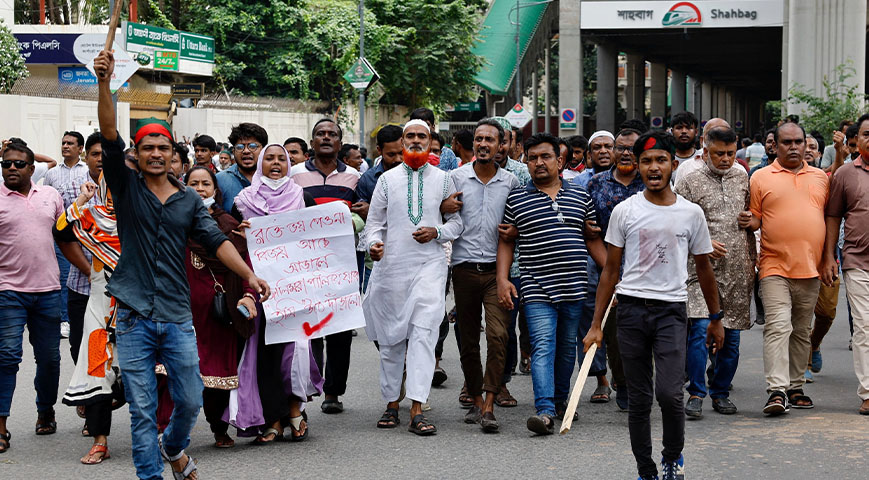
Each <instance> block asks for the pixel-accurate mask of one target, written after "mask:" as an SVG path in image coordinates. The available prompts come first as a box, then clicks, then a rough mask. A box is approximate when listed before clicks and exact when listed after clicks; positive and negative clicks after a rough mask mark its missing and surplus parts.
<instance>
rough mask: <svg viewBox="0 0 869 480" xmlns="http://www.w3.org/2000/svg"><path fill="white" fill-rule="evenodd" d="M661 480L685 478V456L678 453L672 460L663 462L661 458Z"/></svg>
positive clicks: (681, 479)
mask: <svg viewBox="0 0 869 480" xmlns="http://www.w3.org/2000/svg"><path fill="white" fill-rule="evenodd" d="M661 480H685V457H683V456H682V455H679V458H678V459H676V460H673V461H672V462H665V461H664V459H663V458H662V459H661Z"/></svg>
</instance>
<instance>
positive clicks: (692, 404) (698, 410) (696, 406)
mask: <svg viewBox="0 0 869 480" xmlns="http://www.w3.org/2000/svg"><path fill="white" fill-rule="evenodd" d="M685 416H686V417H689V418H703V399H702V398H700V397H691V398H689V399H688V403H686V404H685Z"/></svg>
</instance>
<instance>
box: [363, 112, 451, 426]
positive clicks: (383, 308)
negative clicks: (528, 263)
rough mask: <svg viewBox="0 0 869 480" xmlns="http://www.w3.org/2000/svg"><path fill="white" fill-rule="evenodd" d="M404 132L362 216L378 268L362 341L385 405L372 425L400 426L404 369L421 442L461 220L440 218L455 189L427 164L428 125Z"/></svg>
mask: <svg viewBox="0 0 869 480" xmlns="http://www.w3.org/2000/svg"><path fill="white" fill-rule="evenodd" d="M403 132H404V133H403V134H402V142H403V146H404V151H403V153H402V158H403V160H404V164H403V165H402V166H401V167H399V168H392V169H390V170H388V171H386V172H384V173H383V174H382V175H381V176H380V179H379V180H378V181H377V185H376V186H375V188H374V194H373V195H372V198H371V205H370V208H369V210H368V224H367V225H366V230H367V233H366V236H365V238H366V241H367V243H368V246H369V253H370V254H371V258H372V260H374V261H375V262H376V263H375V264H374V269H373V271H372V273H371V282H370V284H369V285H368V291H367V292H366V295H365V298H364V299H363V301H362V308H363V311H364V312H365V323H366V326H365V331H366V333H367V334H368V338H369V339H371V340H372V341H375V342H377V344H378V346H379V349H380V392H381V395H382V398H383V400H384V401H385V402H387V405H386V411H385V412H384V413H383V415H382V416H381V418H380V420H379V421H378V422H377V427H378V428H395V427H397V426H398V425H399V423H400V420H399V416H398V408H399V402H398V400H399V397H400V393H401V392H400V391H401V384H402V376H403V372H404V371H405V364H406V365H407V368H406V371H407V381H406V386H407V388H406V392H407V393H406V396H407V398H410V399H411V400H412V401H413V405H412V406H411V409H410V416H411V422H410V427H409V431H411V432H413V433H415V434H417V435H421V436H427V435H433V434H435V433H436V432H437V427H435V426H434V425H433V424H432V423H431V422H429V421H428V420H427V419H426V418H425V416H424V415H423V413H422V404H423V403H425V402H426V401H427V400H428V395H429V391H430V390H431V383H432V377H433V376H434V368H435V351H434V350H435V344H436V343H437V339H438V327H439V326H440V323H441V320H442V318H443V314H444V308H445V298H444V294H443V289H442V288H441V287H438V286H439V285H445V284H446V282H447V259H446V256H445V255H444V249H443V246H442V244H443V243H446V242H448V241H451V240H455V239H456V238H458V236H459V235H460V234H461V233H462V219H461V217H460V216H459V215H457V214H447V215H446V216H445V217H444V216H442V215H441V212H440V206H441V202H442V201H443V200H444V199H446V198H447V196H448V195H450V194H452V193H453V192H455V186H454V185H453V182H452V181H451V180H450V176H449V174H448V173H447V172H444V171H442V170H439V169H437V168H435V167H432V166H431V165H429V164H428V155H429V145H430V143H429V142H430V139H431V133H430V130H429V127H428V125H427V124H426V123H425V122H424V121H422V120H411V121H409V122H407V124H405V126H404V130H403ZM443 218H446V222H444V221H443Z"/></svg>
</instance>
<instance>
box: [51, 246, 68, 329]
mask: <svg viewBox="0 0 869 480" xmlns="http://www.w3.org/2000/svg"><path fill="white" fill-rule="evenodd" d="M54 256H55V257H57V266H58V268H60V302H61V303H60V321H61V322H68V321H69V315H68V314H67V312H66V302H67V292H68V290H67V288H66V279H67V278H68V277H69V260H67V259H66V257H64V256H63V253H62V252H61V251H60V247H58V246H57V244H56V243H55V244H54Z"/></svg>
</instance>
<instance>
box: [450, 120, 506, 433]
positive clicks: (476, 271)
mask: <svg viewBox="0 0 869 480" xmlns="http://www.w3.org/2000/svg"><path fill="white" fill-rule="evenodd" d="M503 136H504V129H503V127H501V125H500V124H499V123H498V122H497V121H495V120H493V119H489V118H487V119H483V120H480V121H479V122H478V123H477V129H476V132H475V134H474V153H475V156H476V160H474V162H473V163H472V164H470V165H465V166H463V167H461V168H459V169H458V170H456V171H454V172H452V174H451V175H450V177H451V178H452V180H453V184H454V185H455V188H456V191H458V192H461V193H462V208H461V210H460V215H461V217H462V224H463V225H464V227H465V228H464V231H463V232H462V235H461V236H460V237H459V238H457V239H456V240H455V241H454V242H453V252H452V266H453V286H454V288H455V290H454V292H455V297H456V328H457V330H458V331H459V337H460V342H459V344H460V352H461V362H462V371H463V372H464V374H465V385H466V388H467V394H468V395H469V396H471V397H472V398H473V402H474V404H473V406H471V409H470V410H469V411H468V414H467V415H465V423H469V424H474V423H479V424H480V426H481V427H482V428H483V431H484V432H486V433H493V432H497V431H498V428H499V425H498V421H497V420H496V419H495V415H494V405H495V397H496V395H497V394H498V393H499V392H500V390H501V383H502V376H503V374H504V366H505V364H506V353H507V339H508V334H507V328H508V323H509V321H510V312H508V311H507V310H505V309H504V307H503V306H501V305H500V304H499V303H498V285H497V282H496V281H495V260H496V256H497V253H498V226H499V224H500V223H501V219H502V218H503V216H504V204H505V202H506V201H507V195H509V194H510V191H511V190H513V188H515V187H518V186H519V181H518V180H516V177H515V176H514V175H513V174H511V173H510V172H508V171H506V170H504V169H503V168H501V167H500V166H498V164H497V163H495V161H494V156H495V152H497V151H498V150H499V149H500V146H501V144H502V143H503V142H502V139H503ZM483 306H485V319H486V355H487V358H486V369H485V375H484V373H483V370H482V368H481V366H480V317H481V315H482V314H483V311H482V310H483V309H482V307H483ZM484 391H485V392H486V398H485V401H484V400H483V392H484Z"/></svg>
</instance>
